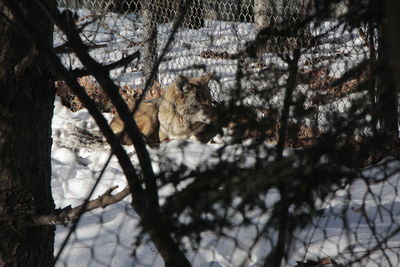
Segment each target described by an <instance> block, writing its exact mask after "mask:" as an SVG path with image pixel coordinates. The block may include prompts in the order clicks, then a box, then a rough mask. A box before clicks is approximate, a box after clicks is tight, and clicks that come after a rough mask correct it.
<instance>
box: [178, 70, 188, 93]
mask: <svg viewBox="0 0 400 267" xmlns="http://www.w3.org/2000/svg"><path fill="white" fill-rule="evenodd" d="M175 84H176V88H177V89H178V90H179V92H180V93H181V94H182V95H183V94H184V93H186V92H187V91H188V79H187V78H186V77H185V76H183V75H180V74H178V75H176V77H175Z"/></svg>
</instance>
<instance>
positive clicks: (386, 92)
mask: <svg viewBox="0 0 400 267" xmlns="http://www.w3.org/2000/svg"><path fill="white" fill-rule="evenodd" d="M389 31H390V28H389V24H388V22H386V21H384V22H382V25H381V26H380V29H379V33H378V34H379V35H378V42H379V45H378V60H379V62H382V63H383V69H382V70H381V73H379V76H378V112H379V114H378V116H379V123H380V131H381V133H382V134H383V135H384V136H385V137H387V138H388V140H393V139H397V138H398V136H399V131H398V110H397V109H398V96H397V85H396V82H395V79H396V78H395V77H396V75H397V73H395V72H394V71H393V67H394V64H392V63H393V61H392V59H391V57H392V54H391V53H390V52H391V51H390V48H391V45H390V42H391V40H392V37H391V34H390V32H389ZM394 40H395V39H394Z"/></svg>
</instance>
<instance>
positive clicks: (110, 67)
mask: <svg viewBox="0 0 400 267" xmlns="http://www.w3.org/2000/svg"><path fill="white" fill-rule="evenodd" d="M71 49H72V48H71ZM71 51H73V49H72V50H71ZM135 59H140V52H139V51H136V52H135V53H133V54H131V55H129V56H126V57H123V58H121V59H120V60H118V61H116V62H113V63H110V64H108V65H104V66H103V67H104V68H105V69H107V70H108V71H110V70H113V69H116V68H120V67H124V66H126V65H128V64H129V63H131V62H132V61H133V60H135ZM70 73H71V74H72V75H73V76H74V77H75V78H80V77H83V76H87V75H91V72H90V71H88V70H87V69H78V68H77V69H73V70H71V71H70ZM54 75H55V76H56V77H55V79H56V80H61V79H62V77H61V75H59V74H58V73H55V74H54ZM58 76H59V77H58Z"/></svg>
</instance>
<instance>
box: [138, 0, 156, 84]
mask: <svg viewBox="0 0 400 267" xmlns="http://www.w3.org/2000/svg"><path fill="white" fill-rule="evenodd" d="M141 4H142V18H143V43H144V44H143V76H144V77H145V79H146V80H147V79H149V78H150V77H149V75H150V73H151V70H152V68H153V66H154V63H155V62H156V59H157V20H156V8H157V7H156V4H157V3H156V1H155V0H143V1H142V3H141ZM157 75H158V73H156V75H155V77H154V80H157ZM150 84H152V81H151V83H150Z"/></svg>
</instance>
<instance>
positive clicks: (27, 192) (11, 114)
mask: <svg viewBox="0 0 400 267" xmlns="http://www.w3.org/2000/svg"><path fill="white" fill-rule="evenodd" d="M5 2H6V1H3V0H0V11H1V12H3V14H4V15H5V16H0V36H1V38H0V95H1V97H0V216H13V215H20V216H24V215H40V214H49V213H51V212H52V211H53V209H54V202H53V198H52V195H51V187H50V179H51V159H50V154H51V118H52V112H53V103H54V97H55V90H54V85H53V83H52V82H51V75H50V71H49V69H48V67H47V64H46V62H45V61H44V60H43V57H41V56H40V54H39V53H38V52H37V50H36V49H35V47H34V46H33V44H32V42H31V41H30V40H28V39H27V38H26V37H24V36H23V35H22V34H21V32H22V31H21V30H19V29H18V25H16V24H15V22H14V21H13V18H12V16H11V15H10V12H9V11H8V9H7V8H6V7H5V5H4V4H5ZM42 3H43V4H44V5H53V4H55V2H54V1H52V0H44V1H42ZM18 4H19V5H20V6H21V8H23V9H24V10H29V11H30V14H32V15H31V19H32V20H34V21H35V23H36V24H37V25H38V26H39V28H40V29H41V31H40V32H38V33H37V34H40V35H41V36H42V38H44V39H45V40H46V41H47V42H48V44H49V45H52V41H53V40H52V32H53V24H52V22H51V21H50V20H48V19H47V18H46V16H45V15H44V14H43V12H41V9H40V8H39V7H38V6H35V5H33V4H32V3H31V2H30V1H27V0H25V1H18ZM53 248H54V227H53V226H41V227H29V226H27V225H25V224H12V223H11V222H10V223H2V224H1V225H0V251H1V253H0V265H2V264H4V266H52V265H53V264H54V263H53V261H54V257H53ZM2 266H3V265H2Z"/></svg>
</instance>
